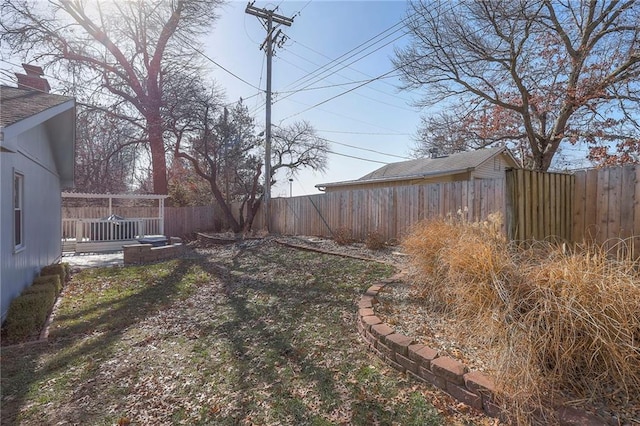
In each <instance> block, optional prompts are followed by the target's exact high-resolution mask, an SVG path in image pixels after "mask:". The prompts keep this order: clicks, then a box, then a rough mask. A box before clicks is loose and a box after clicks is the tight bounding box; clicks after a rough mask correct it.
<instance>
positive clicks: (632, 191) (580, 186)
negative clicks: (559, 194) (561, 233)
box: [573, 165, 640, 256]
mask: <svg viewBox="0 0 640 426" xmlns="http://www.w3.org/2000/svg"><path fill="white" fill-rule="evenodd" d="M573 194H574V197H573V205H574V215H573V241H574V242H576V243H581V242H596V243H600V244H602V243H608V244H609V245H610V246H611V245H613V244H616V240H618V241H619V240H620V239H626V240H627V241H626V244H627V246H628V247H629V248H630V250H632V253H634V254H635V256H639V255H640V165H636V166H624V167H612V168H606V169H600V170H588V171H582V172H577V173H576V174H575V186H574V190H573ZM630 237H633V238H630Z"/></svg>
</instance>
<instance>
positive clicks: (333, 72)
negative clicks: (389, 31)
mask: <svg viewBox="0 0 640 426" xmlns="http://www.w3.org/2000/svg"><path fill="white" fill-rule="evenodd" d="M406 34H407V33H403V34H401V35H400V36H398V37H396V38H394V39H393V40H390V41H388V42H387V43H385V44H383V45H382V46H379V47H378V48H376V49H374V50H372V51H371V52H369V53H367V54H366V55H363V56H361V57H359V58H357V59H354V60H353V61H351V62H349V63H348V64H346V65H343V66H342V67H341V68H338V69H337V70H336V71H332V72H331V74H329V75H324V76H322V75H320V76H318V77H317V78H315V80H314V81H312V82H311V83H309V84H308V85H306V86H304V87H303V88H306V87H309V86H311V85H313V84H315V83H317V82H319V81H321V80H324V79H325V78H327V77H329V76H331V75H333V74H337V73H338V72H339V71H342V70H343V69H345V68H347V67H348V66H350V65H353V64H354V63H356V62H358V61H361V60H362V59H364V58H366V57H367V56H369V55H372V54H374V53H375V52H377V51H379V50H380V49H382V48H383V47H386V46H388V45H389V44H391V43H393V42H395V41H397V40H399V39H400V38H402V37H404V36H405V35H406ZM358 53H360V52H358ZM347 59H349V58H347ZM345 60H346V59H345ZM343 62H344V61H341V62H339V63H337V64H336V66H337V65H340V64H341V63H343ZM331 68H333V67H331ZM329 70H330V69H328V70H327V71H329ZM298 87H300V85H298ZM292 95H293V94H291V95H288V96H292Z"/></svg>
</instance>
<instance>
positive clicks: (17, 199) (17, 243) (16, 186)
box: [12, 170, 25, 253]
mask: <svg viewBox="0 0 640 426" xmlns="http://www.w3.org/2000/svg"><path fill="white" fill-rule="evenodd" d="M12 192H13V199H12V206H13V221H12V222H13V252H14V253H18V252H20V251H22V250H24V248H25V242H24V174H23V173H21V172H19V171H17V170H14V171H13V191H12ZM18 219H19V220H18Z"/></svg>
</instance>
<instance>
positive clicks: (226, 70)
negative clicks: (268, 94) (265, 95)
mask: <svg viewBox="0 0 640 426" xmlns="http://www.w3.org/2000/svg"><path fill="white" fill-rule="evenodd" d="M196 52H198V53H199V54H201V55H202V56H204V57H205V58H206V59H208V60H209V61H211V62H212V63H213V64H214V65H217V66H218V67H219V68H221V69H222V70H223V71H225V72H227V73H228V74H231V75H232V76H234V77H235V78H237V79H238V80H240V81H241V82H243V83H244V84H246V85H248V86H251V87H253V88H254V89H257V90H261V91H262V89H261V88H259V87H258V86H255V85H253V84H251V83H249V82H248V81H247V80H245V79H244V78H242V77H239V76H238V75H236V74H234V73H233V72H231V71H229V70H228V69H226V68H225V67H223V66H222V65H220V64H219V63H217V62H216V61H214V60H213V59H211V58H210V57H209V56H207V55H206V54H205V53H204V52H202V51H200V50H197V49H196Z"/></svg>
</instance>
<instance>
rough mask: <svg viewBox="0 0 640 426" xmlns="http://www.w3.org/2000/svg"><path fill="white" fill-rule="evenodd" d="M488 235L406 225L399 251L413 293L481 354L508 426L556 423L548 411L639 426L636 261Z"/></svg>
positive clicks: (474, 227)
mask: <svg viewBox="0 0 640 426" xmlns="http://www.w3.org/2000/svg"><path fill="white" fill-rule="evenodd" d="M494 229H496V227H495V226H493V224H492V223H491V221H490V222H489V223H485V224H470V223H464V222H462V223H461V222H452V221H445V220H437V221H429V222H424V223H421V224H419V225H418V226H416V227H415V229H414V230H413V232H412V233H411V234H410V235H409V237H408V238H406V239H405V241H404V244H403V246H404V248H405V250H406V252H407V253H408V254H409V255H410V258H411V264H412V268H413V272H414V276H415V287H414V291H415V294H416V295H417V296H418V297H421V298H422V299H423V300H424V302H425V303H426V304H427V305H428V306H431V307H432V309H434V310H435V311H442V312H444V313H445V314H446V315H447V316H448V317H449V318H451V319H452V320H454V322H455V324H456V325H455V327H453V332H454V333H455V334H456V335H457V338H458V339H460V341H463V342H465V343H466V344H468V345H470V346H474V347H475V346H481V347H483V352H484V353H486V354H487V360H488V364H489V366H490V369H491V370H492V371H494V372H496V374H495V376H496V380H497V382H498V384H499V386H500V389H501V392H502V393H503V394H504V395H508V396H509V398H505V406H506V408H507V411H508V412H509V413H510V414H511V416H512V418H513V420H514V421H515V422H516V423H517V424H531V423H544V424H547V423H553V422H555V421H557V419H555V418H554V410H553V407H554V406H555V405H556V404H558V403H565V404H566V403H569V404H573V405H578V406H584V407H590V406H594V405H603V404H604V405H606V406H607V409H605V410H604V411H605V412H607V411H608V412H609V413H610V414H613V415H616V416H617V417H618V418H619V419H622V421H623V422H624V421H635V422H638V421H640V420H639V419H640V401H639V399H640V398H638V395H640V273H639V270H640V268H639V264H638V262H637V261H636V262H634V261H632V260H631V259H630V258H629V257H616V256H615V253H612V252H607V251H605V250H604V248H602V247H595V246H580V247H577V248H576V249H575V250H574V251H572V252H568V251H567V250H566V247H564V246H562V245H558V244H553V243H551V242H533V243H532V242H528V243H527V244H521V245H515V244H510V243H507V241H505V239H504V238H503V237H502V236H501V235H500V234H498V233H496V232H495V231H494ZM627 252H628V250H621V251H618V253H627ZM534 413H535V415H534Z"/></svg>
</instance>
